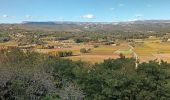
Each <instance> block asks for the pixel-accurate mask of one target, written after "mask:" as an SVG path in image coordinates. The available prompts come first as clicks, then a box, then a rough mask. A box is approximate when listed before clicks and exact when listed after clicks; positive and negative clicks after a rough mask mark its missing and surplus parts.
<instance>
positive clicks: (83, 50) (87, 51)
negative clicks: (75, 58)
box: [80, 48, 91, 53]
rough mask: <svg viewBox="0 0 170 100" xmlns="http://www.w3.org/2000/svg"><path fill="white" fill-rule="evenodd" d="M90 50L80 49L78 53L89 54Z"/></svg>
mask: <svg viewBox="0 0 170 100" xmlns="http://www.w3.org/2000/svg"><path fill="white" fill-rule="evenodd" d="M90 50H91V49H86V48H81V49H80V52H81V53H89V52H90Z"/></svg>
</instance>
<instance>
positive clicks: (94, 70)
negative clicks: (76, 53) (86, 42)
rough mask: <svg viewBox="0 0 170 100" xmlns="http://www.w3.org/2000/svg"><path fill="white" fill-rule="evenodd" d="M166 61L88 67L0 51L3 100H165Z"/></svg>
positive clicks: (116, 62) (168, 95) (111, 62)
mask: <svg viewBox="0 0 170 100" xmlns="http://www.w3.org/2000/svg"><path fill="white" fill-rule="evenodd" d="M169 67H170V64H168V63H166V62H163V61H162V62H161V63H160V64H159V63H158V62H157V61H150V62H148V63H141V64H139V66H138V69H135V60H134V59H129V58H120V59H108V60H105V61H104V62H103V63H98V64H94V65H91V64H89V63H85V62H81V61H71V60H67V59H62V58H56V57H52V56H47V55H42V54H38V53H35V52H30V51H26V52H22V51H21V50H19V49H11V50H4V51H0V99H2V100H168V99H169V98H170V91H169V90H170V87H169V86H170V85H169V84H170V82H169V73H168V72H169V71H170V69H169Z"/></svg>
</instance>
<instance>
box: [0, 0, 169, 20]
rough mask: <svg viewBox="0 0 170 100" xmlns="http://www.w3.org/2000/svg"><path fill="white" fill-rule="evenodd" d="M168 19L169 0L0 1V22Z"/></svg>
mask: <svg viewBox="0 0 170 100" xmlns="http://www.w3.org/2000/svg"><path fill="white" fill-rule="evenodd" d="M149 19H170V0H0V23H20V22H22V21H82V22H117V21H131V20H149Z"/></svg>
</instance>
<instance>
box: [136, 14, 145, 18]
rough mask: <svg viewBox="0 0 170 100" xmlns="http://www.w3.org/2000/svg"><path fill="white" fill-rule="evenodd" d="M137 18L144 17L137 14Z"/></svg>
mask: <svg viewBox="0 0 170 100" xmlns="http://www.w3.org/2000/svg"><path fill="white" fill-rule="evenodd" d="M135 17H137V18H141V17H143V15H142V14H136V15H135Z"/></svg>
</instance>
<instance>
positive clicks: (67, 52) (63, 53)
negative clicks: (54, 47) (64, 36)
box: [58, 51, 73, 57]
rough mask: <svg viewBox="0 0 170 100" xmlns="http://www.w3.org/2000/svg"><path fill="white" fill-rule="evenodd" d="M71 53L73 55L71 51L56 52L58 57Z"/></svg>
mask: <svg viewBox="0 0 170 100" xmlns="http://www.w3.org/2000/svg"><path fill="white" fill-rule="evenodd" d="M72 55H73V52H72V51H59V52H58V57H68V56H72Z"/></svg>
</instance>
